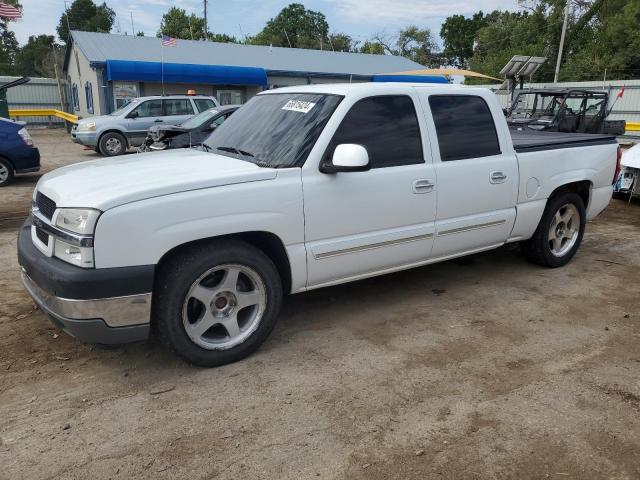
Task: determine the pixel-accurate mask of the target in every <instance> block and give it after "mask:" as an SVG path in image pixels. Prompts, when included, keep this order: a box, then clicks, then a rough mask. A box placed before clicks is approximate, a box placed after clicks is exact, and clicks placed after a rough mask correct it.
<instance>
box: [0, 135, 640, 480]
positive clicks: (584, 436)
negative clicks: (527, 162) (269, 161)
mask: <svg viewBox="0 0 640 480" xmlns="http://www.w3.org/2000/svg"><path fill="white" fill-rule="evenodd" d="M34 138H35V141H36V142H37V143H38V145H39V146H40V147H41V149H42V153H43V162H44V167H45V168H44V170H45V171H46V170H48V169H50V168H51V167H53V166H59V165H62V164H64V163H68V162H70V161H78V159H89V158H95V154H94V153H93V152H84V151H83V150H82V149H81V147H79V146H77V145H74V144H72V143H71V142H70V141H69V140H68V138H67V137H66V136H64V135H63V134H62V132H53V133H52V132H34ZM36 180H37V176H31V177H26V178H24V179H21V180H20V181H18V182H16V184H15V186H11V187H7V188H5V189H2V190H0V218H4V219H5V220H4V221H3V223H0V292H1V296H0V299H1V300H0V465H1V466H2V467H1V468H0V478H2V479H12V480H13V479H21V478H25V479H40V478H55V479H76V478H77V479H84V478H95V479H103V478H104V479H106V478H113V479H130V478H153V479H165V478H167V479H168V478H194V479H212V478H220V479H240V478H242V479H289V478H291V479H294V478H295V479H307V478H322V479H343V478H349V479H390V478H394V479H426V478H437V479H462V478H464V479H546V478H552V479H605V478H606V479H616V480H621V479H638V478H640V324H639V320H640V295H639V286H640V281H639V279H640V274H639V271H640V202H635V203H632V204H631V205H627V204H626V202H623V201H620V200H615V201H613V203H612V205H611V206H610V208H609V209H608V210H607V211H606V212H605V213H604V214H603V215H601V216H600V217H599V218H597V219H596V220H595V221H594V222H592V223H590V224H589V225H588V226H587V233H586V235H585V238H584V243H583V245H582V248H581V250H580V251H579V253H578V255H577V257H576V258H575V260H574V261H573V262H572V263H570V264H569V265H568V266H566V267H565V268H561V269H556V270H548V269H543V268H540V267H536V266H533V265H531V264H528V263H527V262H526V261H525V260H524V259H523V258H522V257H521V256H520V255H519V253H518V251H517V249H516V248H514V247H509V248H502V249H500V250H497V251H494V252H491V253H486V254H481V255H476V256H473V257H470V258H466V259H462V260H458V261H451V262H446V263H442V264H438V265H433V266H429V267H425V268H420V269H416V270H411V271H407V272H402V273H398V274H393V275H389V276H385V277H380V278H375V279H370V280H366V281H362V282H358V283H354V284H350V285H345V286H340V287H334V288H329V289H325V290H319V291H315V292H312V293H308V294H302V295H297V296H295V297H291V298H289V299H288V300H287V301H286V304H285V308H284V312H283V314H282V317H281V321H280V322H279V324H278V326H277V327H276V329H275V331H274V333H273V335H272V337H271V338H270V339H269V340H268V341H267V342H266V344H265V345H264V346H263V347H262V348H261V349H260V350H259V351H258V352H257V353H256V354H254V355H253V356H251V357H250V358H248V359H246V360H244V361H242V362H239V363H236V364H233V365H229V366H225V367H222V368H217V369H208V370H207V369H201V368H194V367H191V366H189V365H186V364H185V363H183V362H182V361H180V360H178V359H176V358H175V357H173V356H172V355H170V354H168V353H167V352H165V351H164V350H163V349H162V348H161V347H159V346H158V345H156V344H155V343H154V342H149V343H145V344H138V345H130V346H126V347H121V348H115V349H110V350H104V349H97V348H95V347H92V346H88V345H82V344H80V343H79V342H77V341H76V340H74V339H73V338H70V337H68V336H67V335H65V334H62V333H60V332H57V331H56V329H55V328H54V327H53V326H52V325H51V324H50V323H49V322H48V321H47V319H46V318H45V317H44V315H43V314H42V313H41V312H39V311H38V310H35V308H34V306H33V304H32V302H31V301H30V299H29V297H28V296H27V294H26V293H25V292H24V291H23V289H22V287H21V285H20V282H19V274H18V264H17V261H16V254H15V252H16V229H17V224H16V220H6V218H7V217H12V216H14V217H15V215H14V214H16V212H18V213H20V212H21V214H24V213H25V212H26V209H27V208H28V205H29V199H30V195H31V191H32V189H33V186H34V185H35V181H36Z"/></svg>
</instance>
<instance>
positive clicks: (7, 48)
mask: <svg viewBox="0 0 640 480" xmlns="http://www.w3.org/2000/svg"><path fill="white" fill-rule="evenodd" d="M3 1H4V2H5V3H9V4H11V5H13V6H15V7H18V8H19V9H20V10H22V5H20V3H18V1H17V0H3ZM9 22H10V20H5V19H0V75H13V74H14V73H15V71H14V69H15V67H14V63H15V57H16V55H17V54H18V50H19V47H18V40H16V35H15V33H13V31H12V30H9Z"/></svg>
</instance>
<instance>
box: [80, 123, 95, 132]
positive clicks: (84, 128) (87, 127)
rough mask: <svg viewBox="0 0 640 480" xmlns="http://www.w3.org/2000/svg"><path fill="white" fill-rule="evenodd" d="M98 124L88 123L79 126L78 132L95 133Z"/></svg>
mask: <svg viewBox="0 0 640 480" xmlns="http://www.w3.org/2000/svg"><path fill="white" fill-rule="evenodd" d="M95 130H96V122H87V123H80V124H78V128H77V130H76V131H77V132H95Z"/></svg>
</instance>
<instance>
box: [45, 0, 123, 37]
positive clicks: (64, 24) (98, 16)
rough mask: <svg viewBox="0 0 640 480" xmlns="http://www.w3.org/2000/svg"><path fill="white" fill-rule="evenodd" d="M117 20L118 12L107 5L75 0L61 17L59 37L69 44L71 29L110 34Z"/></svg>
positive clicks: (86, 0)
mask: <svg viewBox="0 0 640 480" xmlns="http://www.w3.org/2000/svg"><path fill="white" fill-rule="evenodd" d="M115 18H116V12H114V11H113V10H112V9H111V8H109V7H108V6H107V4H106V3H102V5H96V4H95V3H93V1H92V0H74V2H73V3H72V4H71V6H70V7H69V8H68V9H67V10H65V12H64V13H63V14H62V16H61V17H60V22H59V23H58V28H57V31H58V36H59V37H60V39H61V40H62V41H63V42H65V43H67V42H68V41H69V27H70V28H71V30H83V31H85V32H105V33H108V32H110V31H111V27H113V22H114V21H115Z"/></svg>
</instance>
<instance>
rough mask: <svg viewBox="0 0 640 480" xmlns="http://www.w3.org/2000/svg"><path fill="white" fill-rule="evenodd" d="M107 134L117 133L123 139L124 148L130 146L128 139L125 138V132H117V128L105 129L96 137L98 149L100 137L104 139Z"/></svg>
mask: <svg viewBox="0 0 640 480" xmlns="http://www.w3.org/2000/svg"><path fill="white" fill-rule="evenodd" d="M107 133H118V134H120V135H122V137H123V138H124V142H125V144H126V147H127V148H129V147H130V146H131V145H129V139H128V138H127V134H126V133H125V132H123V131H122V130H118V129H117V128H113V127H111V128H107V129H106V130H104V131H103V132H100V135H98V142H97V145H98V147H100V142H101V141H102V137H104V136H105V135H106V134H107Z"/></svg>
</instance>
